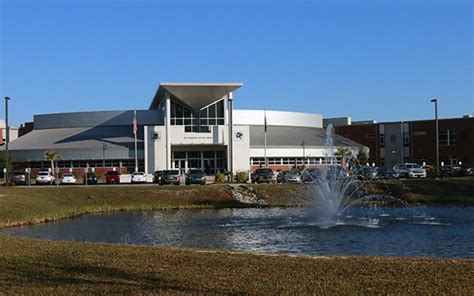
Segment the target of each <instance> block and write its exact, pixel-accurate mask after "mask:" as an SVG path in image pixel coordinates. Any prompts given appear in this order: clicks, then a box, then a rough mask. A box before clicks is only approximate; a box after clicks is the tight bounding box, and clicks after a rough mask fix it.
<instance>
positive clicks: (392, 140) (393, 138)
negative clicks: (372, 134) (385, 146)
mask: <svg viewBox="0 0 474 296" xmlns="http://www.w3.org/2000/svg"><path fill="white" fill-rule="evenodd" d="M396 142H397V135H390V143H392V144H395V143H396Z"/></svg>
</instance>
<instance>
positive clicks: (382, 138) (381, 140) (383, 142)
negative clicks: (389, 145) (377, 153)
mask: <svg viewBox="0 0 474 296" xmlns="http://www.w3.org/2000/svg"><path fill="white" fill-rule="evenodd" d="M384 146H385V135H384V134H381V135H380V147H384Z"/></svg>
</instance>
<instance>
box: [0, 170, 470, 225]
mask: <svg viewBox="0 0 474 296" xmlns="http://www.w3.org/2000/svg"><path fill="white" fill-rule="evenodd" d="M251 187H252V188H253V189H254V191H253V192H254V193H255V194H256V195H257V200H258V201H259V206H281V207H286V206H302V205H304V204H305V203H307V200H308V199H309V198H310V196H311V194H313V193H312V192H311V187H310V186H307V185H294V184H258V185H251ZM370 190H371V192H374V193H389V194H391V195H394V196H397V197H400V198H402V199H404V200H406V201H408V202H421V203H430V202H439V203H443V202H444V203H459V204H471V205H472V204H474V178H450V179H441V180H404V181H377V182H374V183H373V184H372V185H371V186H370ZM251 200H252V199H251ZM248 206H252V205H249V204H246V203H243V202H241V201H239V200H237V199H236V198H234V196H233V195H232V194H231V193H230V190H229V185H225V184H224V185H209V186H122V185H117V186H90V187H31V188H27V187H13V188H5V187H0V228H1V227H8V226H17V225H23V224H36V223H41V222H48V221H54V220H58V219H63V218H70V217H75V216H79V215H83V214H88V213H98V212H112V211H133V210H167V209H192V208H224V207H248Z"/></svg>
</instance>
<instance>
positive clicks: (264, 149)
mask: <svg viewBox="0 0 474 296" xmlns="http://www.w3.org/2000/svg"><path fill="white" fill-rule="evenodd" d="M263 114H264V120H265V122H264V130H265V134H264V137H263V153H264V157H265V167H268V161H267V110H263Z"/></svg>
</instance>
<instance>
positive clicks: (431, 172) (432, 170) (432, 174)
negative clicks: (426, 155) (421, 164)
mask: <svg viewBox="0 0 474 296" xmlns="http://www.w3.org/2000/svg"><path fill="white" fill-rule="evenodd" d="M426 175H427V177H428V178H436V177H439V176H438V175H437V174H436V167H434V166H432V167H429V168H428V169H426Z"/></svg>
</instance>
